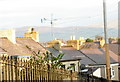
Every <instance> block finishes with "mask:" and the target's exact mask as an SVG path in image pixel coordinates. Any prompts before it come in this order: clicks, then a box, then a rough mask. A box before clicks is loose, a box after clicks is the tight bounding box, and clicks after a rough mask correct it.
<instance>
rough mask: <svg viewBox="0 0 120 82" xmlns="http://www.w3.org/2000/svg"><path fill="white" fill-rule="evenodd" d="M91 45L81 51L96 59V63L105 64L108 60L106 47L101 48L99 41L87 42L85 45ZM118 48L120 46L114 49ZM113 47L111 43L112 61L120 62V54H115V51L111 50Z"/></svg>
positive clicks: (110, 53)
mask: <svg viewBox="0 0 120 82" xmlns="http://www.w3.org/2000/svg"><path fill="white" fill-rule="evenodd" d="M89 45H91V46H90V47H89V48H88V47H83V48H82V49H81V52H83V53H84V54H85V55H87V56H88V57H89V58H91V59H93V60H94V61H96V63H98V64H104V63H105V62H106V61H105V60H106V59H105V49H104V48H99V43H98V42H96V43H94V42H92V43H89V44H86V45H85V46H89ZM113 48H114V47H113ZM116 48H118V47H115V48H114V49H116ZM111 49H112V45H111V48H110V50H109V55H110V61H111V63H113V62H119V60H118V59H119V57H118V55H117V54H115V53H114V52H113V51H111Z"/></svg>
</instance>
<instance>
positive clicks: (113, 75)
mask: <svg viewBox="0 0 120 82" xmlns="http://www.w3.org/2000/svg"><path fill="white" fill-rule="evenodd" d="M111 77H112V78H113V77H115V70H114V69H113V68H111Z"/></svg>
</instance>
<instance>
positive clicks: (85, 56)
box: [47, 42, 118, 65]
mask: <svg viewBox="0 0 120 82" xmlns="http://www.w3.org/2000/svg"><path fill="white" fill-rule="evenodd" d="M47 49H48V50H49V51H50V52H51V53H53V55H55V56H57V55H58V54H59V53H60V52H59V51H58V50H56V49H54V48H47ZM61 52H62V53H64V54H65V55H64V56H63V58H62V60H70V59H71V60H72V59H76V58H81V60H80V63H81V64H85V65H94V64H97V65H100V64H102V65H104V64H106V58H105V49H104V48H99V43H98V42H96V43H87V44H86V45H85V46H83V47H82V49H81V50H76V49H74V48H73V47H62V49H61ZM109 54H110V62H111V63H116V62H118V56H117V55H116V54H115V53H113V52H112V51H109Z"/></svg>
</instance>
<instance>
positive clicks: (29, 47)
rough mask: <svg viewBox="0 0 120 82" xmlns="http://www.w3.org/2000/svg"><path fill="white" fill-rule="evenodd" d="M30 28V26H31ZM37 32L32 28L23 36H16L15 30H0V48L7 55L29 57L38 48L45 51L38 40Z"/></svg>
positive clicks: (42, 51)
mask: <svg viewBox="0 0 120 82" xmlns="http://www.w3.org/2000/svg"><path fill="white" fill-rule="evenodd" d="M31 29H32V28H31ZM38 35H39V34H38V33H36V32H35V31H34V30H31V32H30V31H29V32H27V33H25V36H24V37H16V36H15V30H13V29H12V30H0V50H1V52H2V51H3V50H4V51H5V52H6V53H7V54H8V55H9V56H19V57H30V56H33V55H34V53H37V52H38V51H39V50H40V51H41V53H45V52H46V49H45V48H44V47H43V46H42V45H41V44H40V43H39V42H38V38H37V37H38Z"/></svg>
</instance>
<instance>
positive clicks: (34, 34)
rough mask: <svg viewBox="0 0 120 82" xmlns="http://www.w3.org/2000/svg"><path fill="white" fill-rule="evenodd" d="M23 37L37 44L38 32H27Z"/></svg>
mask: <svg viewBox="0 0 120 82" xmlns="http://www.w3.org/2000/svg"><path fill="white" fill-rule="evenodd" d="M24 37H31V38H32V39H33V40H35V41H36V42H39V33H38V32H27V33H25V34H24Z"/></svg>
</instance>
